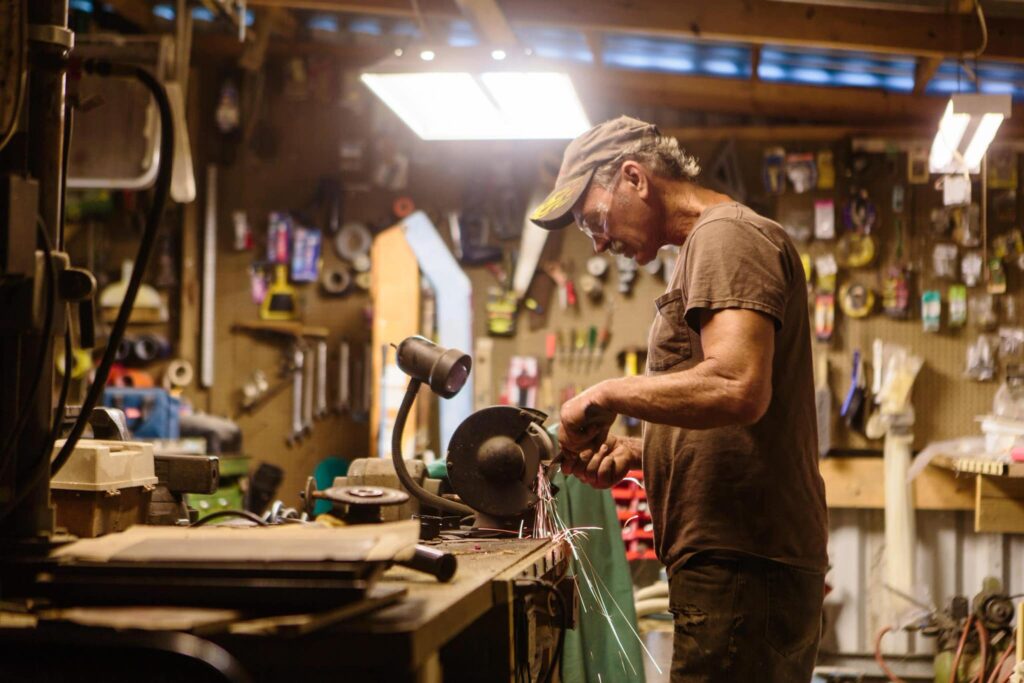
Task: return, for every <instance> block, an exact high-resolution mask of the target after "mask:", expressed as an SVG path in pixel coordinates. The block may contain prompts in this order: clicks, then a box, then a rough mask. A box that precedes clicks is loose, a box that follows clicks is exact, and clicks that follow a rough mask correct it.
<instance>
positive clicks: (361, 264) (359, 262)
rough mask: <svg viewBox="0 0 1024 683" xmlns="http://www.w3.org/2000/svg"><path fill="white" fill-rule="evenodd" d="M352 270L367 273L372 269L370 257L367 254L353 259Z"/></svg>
mask: <svg viewBox="0 0 1024 683" xmlns="http://www.w3.org/2000/svg"><path fill="white" fill-rule="evenodd" d="M352 270H354V271H356V272H357V273H366V272H369V270H370V257H369V256H367V255H366V254H363V255H362V256H359V257H358V258H355V259H353V260H352Z"/></svg>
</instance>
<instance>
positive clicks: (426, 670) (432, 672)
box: [416, 652, 444, 683]
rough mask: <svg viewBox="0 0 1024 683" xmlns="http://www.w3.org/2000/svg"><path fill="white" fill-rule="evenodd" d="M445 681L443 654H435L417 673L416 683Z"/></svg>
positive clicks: (441, 682) (439, 682)
mask: <svg viewBox="0 0 1024 683" xmlns="http://www.w3.org/2000/svg"><path fill="white" fill-rule="evenodd" d="M443 680H444V676H443V673H442V671H441V654H440V653H439V652H435V653H433V654H432V655H430V657H428V658H427V660H426V661H425V662H423V666H421V667H420V668H419V669H418V670H417V671H416V683H443Z"/></svg>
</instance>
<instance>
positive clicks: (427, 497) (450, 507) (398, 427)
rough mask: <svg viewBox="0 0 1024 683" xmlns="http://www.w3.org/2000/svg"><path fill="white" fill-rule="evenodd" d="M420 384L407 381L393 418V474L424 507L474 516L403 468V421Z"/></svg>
mask: <svg viewBox="0 0 1024 683" xmlns="http://www.w3.org/2000/svg"><path fill="white" fill-rule="evenodd" d="M421 384H422V382H421V381H420V380H418V379H410V380H409V386H408V387H407V388H406V390H405V396H404V397H402V405H401V406H400V407H399V408H398V414H397V415H396V416H395V426H394V429H393V430H392V431H391V458H392V460H393V461H394V463H395V473H396V474H398V479H399V480H400V481H401V482H402V486H404V487H405V488H406V490H407V491H409V493H411V494H412V495H413V496H415V497H416V498H417V499H418V500H419V501H420V502H421V503H423V504H424V505H429V506H431V507H435V508H440V509H442V510H447V511H448V512H454V513H456V514H458V515H461V516H463V517H465V516H466V515H474V514H476V512H475V511H474V510H473V508H471V507H469V506H468V505H463V504H462V503H456V502H455V501H453V500H448V499H447V498H442V497H441V496H437V495H434V494H433V493H431V492H430V491H427V490H426V489H424V488H423V487H422V486H420V485H419V484H417V483H416V481H415V480H413V478H412V476H410V474H409V470H407V469H406V468H405V459H404V458H402V432H404V431H405V421H406V419H407V418H408V417H409V411H410V410H411V409H412V404H413V402H414V401H415V400H416V394H417V393H419V390H420V385H421Z"/></svg>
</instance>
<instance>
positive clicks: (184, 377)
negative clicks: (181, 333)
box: [164, 358, 195, 389]
mask: <svg viewBox="0 0 1024 683" xmlns="http://www.w3.org/2000/svg"><path fill="white" fill-rule="evenodd" d="M194 377H195V371H194V370H193V369H192V364H191V363H189V362H188V361H187V360H185V359H184V358H175V359H174V360H172V361H171V362H170V363H168V364H167V370H165V371H164V388H165V389H180V388H182V387H187V386H188V385H189V384H192V379H193V378H194Z"/></svg>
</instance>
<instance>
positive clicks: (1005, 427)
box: [981, 415, 1024, 455]
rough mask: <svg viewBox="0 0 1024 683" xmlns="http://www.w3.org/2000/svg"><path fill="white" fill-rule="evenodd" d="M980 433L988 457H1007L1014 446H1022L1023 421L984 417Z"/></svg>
mask: <svg viewBox="0 0 1024 683" xmlns="http://www.w3.org/2000/svg"><path fill="white" fill-rule="evenodd" d="M981 431H982V432H983V433H984V434H985V452H986V453H989V454H990V455H1009V453H1010V451H1011V450H1012V449H1013V448H1014V447H1015V446H1024V420H1012V419H1008V418H1005V417H998V416H996V415H986V416H985V417H983V418H982V419H981Z"/></svg>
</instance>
